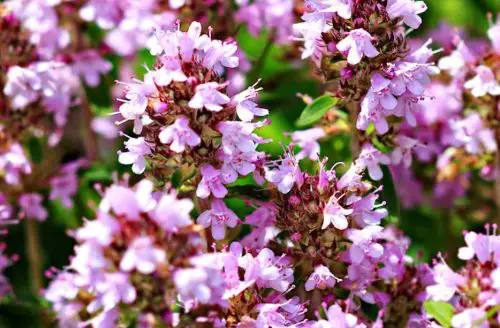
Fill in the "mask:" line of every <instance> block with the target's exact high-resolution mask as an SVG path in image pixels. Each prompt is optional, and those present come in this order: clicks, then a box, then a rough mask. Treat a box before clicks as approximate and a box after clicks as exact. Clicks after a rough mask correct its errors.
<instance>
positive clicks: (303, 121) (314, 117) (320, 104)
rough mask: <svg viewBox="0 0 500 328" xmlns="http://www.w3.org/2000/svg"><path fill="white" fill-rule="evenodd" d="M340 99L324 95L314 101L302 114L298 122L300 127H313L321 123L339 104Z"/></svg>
mask: <svg viewBox="0 0 500 328" xmlns="http://www.w3.org/2000/svg"><path fill="white" fill-rule="evenodd" d="M338 102H339V99H338V98H334V97H331V96H328V95H324V96H321V97H318V98H316V99H314V101H313V102H312V103H310V104H309V105H307V107H306V108H304V110H303V111H302V114H300V117H299V119H298V120H297V122H296V125H297V126H298V127H305V126H308V125H312V124H314V123H316V122H317V121H319V120H320V119H321V118H322V117H323V116H324V115H325V114H326V112H328V111H329V110H330V109H332V107H333V106H335V105H336V104H338Z"/></svg>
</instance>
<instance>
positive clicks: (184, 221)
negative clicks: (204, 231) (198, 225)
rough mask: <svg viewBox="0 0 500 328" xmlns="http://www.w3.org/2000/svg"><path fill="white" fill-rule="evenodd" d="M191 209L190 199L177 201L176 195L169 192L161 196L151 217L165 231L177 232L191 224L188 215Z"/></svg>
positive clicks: (192, 206)
mask: <svg viewBox="0 0 500 328" xmlns="http://www.w3.org/2000/svg"><path fill="white" fill-rule="evenodd" d="M193 208H194V205H193V202H192V201H191V200H190V199H187V198H184V199H177V194H176V193H175V192H174V191H171V192H170V193H168V194H164V195H163V196H161V198H160V199H159V200H158V204H157V205H156V207H155V209H154V210H153V211H152V212H151V216H152V217H153V219H154V220H155V221H156V223H158V224H159V225H160V227H162V228H163V229H164V230H165V231H168V232H177V231H179V229H180V228H183V227H186V226H189V225H191V224H192V223H193V221H191V216H190V215H189V213H190V212H191V211H192V210H193Z"/></svg>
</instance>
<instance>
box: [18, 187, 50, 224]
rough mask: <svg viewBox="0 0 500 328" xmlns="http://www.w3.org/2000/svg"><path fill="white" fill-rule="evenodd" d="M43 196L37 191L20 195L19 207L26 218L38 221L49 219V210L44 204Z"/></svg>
mask: <svg viewBox="0 0 500 328" xmlns="http://www.w3.org/2000/svg"><path fill="white" fill-rule="evenodd" d="M42 201H43V197H42V195H40V194H37V193H28V194H22V195H21V196H20V197H19V207H20V208H21V211H22V213H23V215H24V217H25V218H27V219H34V220H38V221H45V220H46V219H47V216H48V213H47V210H46V209H45V208H44V207H43V206H42Z"/></svg>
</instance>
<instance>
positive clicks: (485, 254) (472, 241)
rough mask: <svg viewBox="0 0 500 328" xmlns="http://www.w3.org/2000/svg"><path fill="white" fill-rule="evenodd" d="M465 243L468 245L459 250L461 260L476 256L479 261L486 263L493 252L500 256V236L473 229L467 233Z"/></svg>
mask: <svg viewBox="0 0 500 328" xmlns="http://www.w3.org/2000/svg"><path fill="white" fill-rule="evenodd" d="M465 243H466V245H467V246H466V247H461V248H460V249H459V250H458V258H459V259H461V260H464V261H468V260H471V259H472V258H473V257H474V256H476V257H477V259H478V260H479V262H481V263H485V262H486V261H488V260H490V258H491V255H492V254H495V256H496V257H498V258H500V236H496V235H484V234H477V233H475V232H473V231H471V232H467V233H466V234H465Z"/></svg>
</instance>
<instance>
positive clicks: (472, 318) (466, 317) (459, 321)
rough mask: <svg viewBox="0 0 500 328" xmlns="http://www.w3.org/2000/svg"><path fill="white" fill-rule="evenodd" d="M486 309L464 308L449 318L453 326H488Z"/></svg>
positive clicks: (469, 327) (467, 327) (463, 327)
mask: <svg viewBox="0 0 500 328" xmlns="http://www.w3.org/2000/svg"><path fill="white" fill-rule="evenodd" d="M486 318H487V314H486V311H485V310H483V309H480V308H471V309H466V310H465V311H463V312H460V313H458V314H455V315H454V316H453V318H451V325H452V326H453V328H471V327H474V328H489V327H490V324H489V322H488V320H485V319H486Z"/></svg>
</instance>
